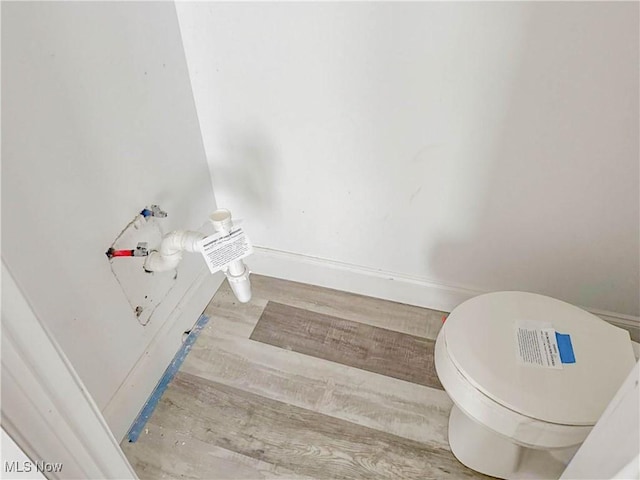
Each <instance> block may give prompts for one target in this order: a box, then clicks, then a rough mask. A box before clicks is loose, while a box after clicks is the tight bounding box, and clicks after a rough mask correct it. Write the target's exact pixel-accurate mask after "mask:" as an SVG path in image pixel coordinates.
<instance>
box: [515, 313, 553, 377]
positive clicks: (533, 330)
mask: <svg viewBox="0 0 640 480" xmlns="http://www.w3.org/2000/svg"><path fill="white" fill-rule="evenodd" d="M516 345H517V349H516V354H517V357H518V362H519V363H520V364H521V365H527V366H532V367H542V368H553V369H557V370H562V360H561V359H560V351H559V349H558V342H557V338H556V331H555V329H554V328H551V327H546V326H543V327H540V326H537V325H535V324H532V323H531V322H520V323H519V324H518V325H517V326H516Z"/></svg>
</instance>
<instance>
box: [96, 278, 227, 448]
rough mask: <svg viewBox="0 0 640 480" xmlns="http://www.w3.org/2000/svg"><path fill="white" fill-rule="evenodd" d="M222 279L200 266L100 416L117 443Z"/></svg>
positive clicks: (125, 432)
mask: <svg viewBox="0 0 640 480" xmlns="http://www.w3.org/2000/svg"><path fill="white" fill-rule="evenodd" d="M224 278H225V277H224V275H223V274H222V273H220V272H219V273H217V274H215V275H211V273H209V269H208V268H207V267H206V266H203V268H202V270H201V271H200V273H199V274H198V275H197V277H196V279H195V280H194V282H193V284H192V285H191V287H189V289H188V290H187V292H186V293H185V294H184V296H183V297H182V299H181V300H180V302H179V303H178V305H177V306H176V308H175V309H174V310H173V312H171V315H170V316H169V318H167V320H166V321H165V322H164V325H163V326H162V328H160V330H158V332H157V333H156V335H155V337H154V339H153V340H152V341H151V343H150V344H149V346H148V347H147V349H146V351H145V354H144V355H143V356H142V357H141V358H140V360H138V362H137V363H136V364H135V366H134V367H133V369H132V370H131V372H129V375H128V376H127V378H126V379H125V381H124V382H123V383H122V385H121V386H120V388H119V389H118V391H117V392H116V393H115V395H114V396H113V398H112V399H111V400H110V401H109V403H108V404H107V406H106V407H105V408H104V409H103V412H102V413H103V415H104V417H105V419H106V420H107V423H108V424H109V427H110V428H111V431H112V432H113V435H114V436H115V438H116V439H117V440H118V441H122V439H123V438H124V436H125V435H126V434H127V431H128V430H129V427H130V426H131V424H132V423H133V421H134V420H135V419H136V417H137V415H138V413H139V412H140V409H141V408H142V407H143V406H144V404H145V402H146V401H147V399H148V398H149V396H150V395H151V393H152V392H153V389H154V388H155V386H156V385H157V383H158V381H159V380H160V378H161V377H162V375H163V374H164V371H165V370H166V368H167V366H168V365H169V363H170V362H171V360H172V359H173V357H174V356H175V354H176V352H177V351H178V349H179V348H180V346H181V345H182V334H183V333H184V332H185V331H186V330H189V328H191V327H192V326H193V324H194V323H195V322H196V321H197V320H198V318H199V317H200V314H201V313H202V311H203V310H204V309H205V307H206V306H207V304H208V303H209V301H210V300H211V297H212V296H213V295H214V294H215V292H216V291H217V290H218V288H219V287H220V285H221V284H222V282H223V281H224Z"/></svg>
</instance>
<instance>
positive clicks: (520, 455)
mask: <svg viewBox="0 0 640 480" xmlns="http://www.w3.org/2000/svg"><path fill="white" fill-rule="evenodd" d="M449 445H450V447H451V451H452V452H453V454H454V455H455V457H456V458H457V459H458V460H459V461H460V462H461V463H462V464H464V465H466V466H467V467H469V468H471V469H472V470H475V471H477V472H480V473H484V474H485V475H491V476H492V477H497V478H502V479H505V480H525V479H540V478H544V479H549V480H555V479H558V478H560V475H562V472H563V471H564V469H565V468H566V466H567V464H568V463H569V460H571V458H572V457H573V454H574V453H575V452H576V451H577V450H578V447H579V445H576V446H574V447H570V448H563V449H555V450H540V449H534V448H528V447H524V446H522V445H518V444H516V443H514V442H512V441H511V440H509V439H508V438H506V437H504V436H502V435H500V434H498V433H496V432H494V431H493V430H491V429H489V428H487V427H485V426H483V425H480V424H479V423H477V422H476V421H474V420H472V419H471V418H469V417H468V416H467V415H466V414H465V413H464V412H462V410H460V409H459V408H458V407H457V406H456V405H454V406H453V408H452V410H451V415H450V416H449Z"/></svg>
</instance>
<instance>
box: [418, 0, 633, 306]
mask: <svg viewBox="0 0 640 480" xmlns="http://www.w3.org/2000/svg"><path fill="white" fill-rule="evenodd" d="M638 7H639V6H638V4H601V3H595V4H585V3H580V4H564V3H547V4H536V8H535V9H532V10H531V12H530V16H529V18H528V19H527V22H526V24H525V25H524V27H525V28H526V30H525V32H524V37H523V39H522V41H523V43H522V46H521V49H520V52H519V55H520V57H519V58H518V62H517V63H518V65H519V66H518V67H517V69H516V71H515V75H514V77H513V79H512V84H513V88H512V89H511V94H510V100H509V101H508V102H507V104H506V109H505V114H504V117H503V120H502V127H501V128H498V129H497V130H498V131H501V137H500V138H497V139H495V141H493V142H492V143H493V145H492V146H491V147H490V148H489V149H488V151H487V152H486V154H487V155H489V157H490V160H489V161H485V164H486V165H485V166H486V168H487V170H486V171H484V172H483V173H482V177H481V179H485V180H486V182H484V184H483V182H480V183H481V185H482V187H481V188H482V189H481V190H479V189H478V188H477V186H476V188H475V190H474V191H473V195H472V196H471V197H467V198H466V201H465V202H462V203H461V202H459V201H456V199H455V198H454V197H451V198H448V199H445V201H448V202H449V203H450V204H451V205H450V206H449V207H450V208H449V207H447V206H445V207H444V209H445V211H447V212H448V214H449V215H452V214H454V213H455V212H456V211H459V212H460V213H461V216H462V217H463V218H471V220H472V222H471V223H470V224H469V225H468V226H467V228H466V229H462V230H460V229H459V230H458V231H457V232H456V231H453V232H450V233H451V235H449V236H448V237H447V236H444V237H442V236H441V237H440V238H439V239H438V240H437V241H436V242H435V243H434V244H432V245H427V246H426V247H425V250H424V254H425V261H426V262H427V265H429V269H430V270H431V271H432V272H433V273H434V275H435V278H442V279H446V278H454V279H456V282H460V283H462V282H467V284H468V285H472V284H473V280H474V279H477V278H485V279H486V285H485V287H486V286H488V287H491V288H493V289H495V290H518V289H520V290H528V291H533V292H538V293H542V294H545V293H546V294H550V295H553V296H555V297H558V298H561V299H563V300H566V301H568V302H571V303H574V304H578V305H582V306H585V307H593V308H599V309H603V310H609V311H613V312H619V313H624V314H629V315H638V314H640V305H639V303H638V302H639V300H638V291H639V290H640V278H639V277H640V275H639V270H638V266H639V264H640V258H639V251H638V245H639V244H640V238H639V231H640V225H639V218H640V211H639V210H640V209H639V205H638V198H639V196H640V188H639V165H638V158H639V156H640V154H639V151H638V145H639V138H638V135H639V134H638V132H639V131H640V126H639V119H638V109H637V106H638V103H639V98H638V84H639V80H640V79H639V74H638V67H637V59H638V55H639V52H638V49H639V46H638V45H639V44H640V43H639V38H638V37H639V33H638V30H639V27H638V24H637V17H638ZM603 27H606V28H603ZM621 46H622V47H623V48H621ZM476 119H477V120H478V121H482V120H481V119H480V118H476ZM532 166H534V167H532ZM466 178H467V179H468V180H469V182H470V183H471V182H478V179H475V178H469V177H466ZM457 188H458V189H459V190H460V191H461V192H462V193H464V191H465V188H466V187H465V185H464V182H460V183H459V184H458V185H457ZM465 208H469V209H471V210H473V212H474V213H475V215H473V216H471V217H470V216H469V214H468V212H466V211H464V209H465ZM454 230H455V229H454ZM445 231H446V230H445ZM523 272H526V277H523ZM576 282H579V283H578V284H576Z"/></svg>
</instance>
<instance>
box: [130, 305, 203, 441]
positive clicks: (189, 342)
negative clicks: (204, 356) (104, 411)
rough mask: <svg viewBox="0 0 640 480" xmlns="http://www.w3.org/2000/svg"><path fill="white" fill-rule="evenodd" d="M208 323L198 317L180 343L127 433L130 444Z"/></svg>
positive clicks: (136, 437) (140, 430) (135, 438)
mask: <svg viewBox="0 0 640 480" xmlns="http://www.w3.org/2000/svg"><path fill="white" fill-rule="evenodd" d="M208 321H209V317H207V316H206V315H200V318H199V319H198V321H197V322H196V324H195V325H194V327H193V328H192V329H191V331H190V332H189V335H187V338H186V339H185V340H184V342H182V346H181V347H180V350H178V353H176V355H175V357H173V360H172V361H171V363H170V364H169V366H168V367H167V369H166V370H165V371H164V374H163V375H162V378H160V381H159V382H158V385H156V388H155V389H154V390H153V392H152V393H151V396H150V397H149V399H148V400H147V403H145V404H144V407H142V410H141V411H140V413H139V414H138V417H137V418H136V419H135V421H134V422H133V424H132V425H131V428H130V429H129V433H127V437H128V438H129V441H130V442H135V441H136V440H138V437H139V436H140V433H142V429H143V428H144V426H145V425H146V424H147V420H149V418H150V417H151V414H152V413H153V411H154V410H155V409H156V406H157V405H158V402H159V401H160V398H161V397H162V394H163V393H164V391H165V390H166V389H167V387H168V386H169V383H171V380H173V377H174V376H175V375H176V373H178V370H180V366H181V365H182V362H184V359H185V358H187V354H188V353H189V351H190V350H191V347H192V346H193V344H194V342H195V341H196V339H197V338H198V335H200V332H202V329H203V328H204V326H205V325H206V324H207V322H208Z"/></svg>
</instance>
